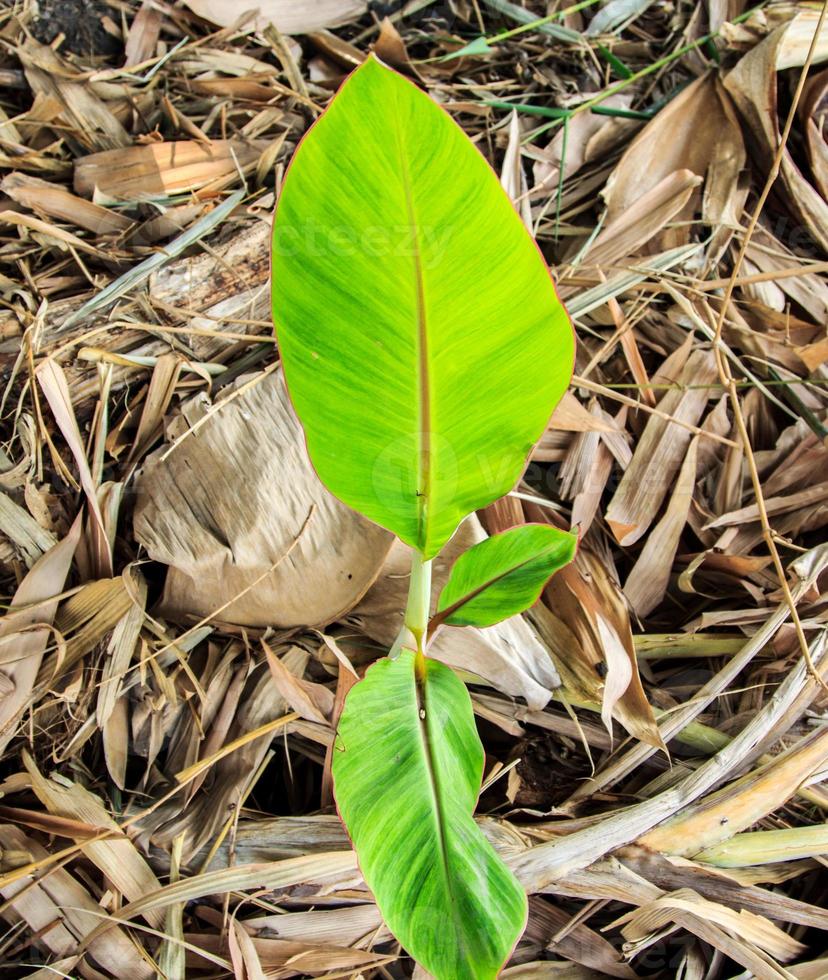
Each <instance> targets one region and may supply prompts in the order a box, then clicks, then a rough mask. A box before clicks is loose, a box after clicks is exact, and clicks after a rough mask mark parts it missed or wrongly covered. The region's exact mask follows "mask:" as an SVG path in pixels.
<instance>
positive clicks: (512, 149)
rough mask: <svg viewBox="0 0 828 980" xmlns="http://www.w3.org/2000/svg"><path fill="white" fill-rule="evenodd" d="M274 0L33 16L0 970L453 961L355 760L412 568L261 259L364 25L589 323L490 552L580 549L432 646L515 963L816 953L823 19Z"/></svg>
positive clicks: (6, 20)
mask: <svg viewBox="0 0 828 980" xmlns="http://www.w3.org/2000/svg"><path fill="white" fill-rule="evenodd" d="M246 6H247V5H246V4H244V3H231V2H230V0H187V2H186V3H184V4H180V3H178V4H172V3H167V2H164V0H143V3H139V2H136V0H108V2H102V0H72V2H70V0H39V6H38V4H37V3H35V2H34V0H11V2H7V3H6V4H5V5H4V6H3V9H2V10H0V83H2V94H0V168H1V169H2V181H1V182H0V212H2V213H0V295H1V296H2V305H1V306H0V330H2V355H0V364H2V374H3V382H2V425H3V442H2V445H0V574H2V590H3V593H4V596H5V597H6V598H5V603H6V608H5V616H4V618H3V619H2V621H0V656H2V664H0V747H2V772H0V780H1V781H0V790H1V791H2V796H3V799H2V801H0V802H1V803H2V805H0V862H1V863H0V893H2V901H1V903H0V918H2V936H0V947H1V948H2V961H3V963H4V965H6V966H7V967H10V968H12V969H13V971H14V975H20V976H23V975H26V976H37V977H53V976H56V975H62V976H71V977H75V976H80V977H101V976H108V977H130V978H135V980H137V978H141V977H152V976H155V975H162V976H166V977H170V978H175V977H181V976H184V975H185V974H186V975H187V976H194V977H198V976H205V977H206V976H228V975H234V976H236V977H240V978H241V977H246V978H251V980H252V978H261V977H271V978H277V977H290V976H303V977H304V976H313V977H331V978H333V977H347V976H353V977H356V976H363V977H366V978H367V977H369V976H371V977H380V976H382V977H402V976H409V975H411V974H412V971H413V974H414V975H415V976H420V977H421V976H423V974H422V972H421V971H420V970H419V968H416V967H415V966H414V964H413V963H412V962H411V960H410V959H408V958H407V957H406V955H405V952H404V951H402V950H400V948H399V946H398V945H397V944H396V943H395V942H394V940H393V938H392V937H391V936H390V934H389V933H388V931H387V930H386V929H385V927H384V925H383V922H382V920H381V917H380V915H379V913H378V911H377V909H376V907H375V905H374V904H373V902H372V897H371V895H370V893H369V892H368V891H367V890H366V888H365V886H364V884H363V883H362V881H361V878H360V875H359V872H358V870H357V867H356V864H355V861H354V858H353V855H352V853H351V852H350V850H349V848H348V843H347V840H346V837H345V835H344V832H343V831H342V829H341V826H340V824H339V822H338V820H337V817H336V815H335V811H334V808H333V801H332V797H331V786H330V747H331V742H332V738H333V732H334V729H335V724H336V718H337V716H338V712H339V711H340V709H341V705H342V701H343V698H344V695H345V694H346V693H347V690H348V688H349V687H350V685H351V684H352V683H353V681H354V680H355V675H358V674H359V673H360V672H361V671H362V670H363V669H364V668H365V666H366V665H367V664H368V663H370V662H371V661H372V660H373V659H375V658H376V657H377V656H381V655H382V653H383V651H384V649H385V646H386V645H387V644H388V643H389V642H390V638H392V637H393V635H394V633H395V631H396V628H397V620H396V616H397V613H398V611H399V609H401V608H402V601H401V597H402V596H403V595H404V592H405V581H404V578H402V579H401V578H400V574H401V572H402V573H403V574H404V572H403V570H404V559H405V556H404V555H400V553H399V551H398V549H397V548H396V547H395V546H393V545H392V542H391V540H390V539H389V537H388V536H387V535H386V534H385V532H383V531H381V530H380V529H377V528H374V527H373V526H371V525H368V524H367V523H366V522H364V521H362V520H361V519H359V518H357V517H356V516H355V515H353V514H352V513H351V512H350V511H347V510H345V509H344V508H343V507H341V506H339V505H338V504H337V503H336V502H335V501H332V499H331V498H330V497H328V496H327V495H326V494H325V492H324V491H323V490H322V489H321V488H320V486H319V484H318V482H317V481H316V480H315V478H314V476H313V473H312V471H310V469H309V467H308V464H307V461H306V459H305V456H304V452H303V449H302V439H301V432H300V430H299V429H298V427H297V424H296V422H295V420H294V419H293V417H292V415H291V411H290V408H289V405H288V404H287V401H286V399H285V398H284V396H283V390H282V387H281V380H280V377H279V371H278V352H277V350H276V348H275V345H274V342H273V338H272V335H271V329H270V322H269V316H270V313H269V299H268V284H267V279H268V238H269V217H270V215H271V213H272V210H273V206H274V202H275V199H276V196H277V195H278V192H279V187H280V183H281V180H282V178H283V176H284V172H285V167H286V166H287V164H288V163H289V161H290V158H291V155H292V153H293V151H294V149H295V147H296V145H297V142H298V141H299V139H300V138H301V136H302V135H303V133H305V132H306V131H307V129H308V127H309V126H310V125H311V123H312V122H313V120H314V119H315V118H316V117H317V116H318V114H319V112H320V111H321V110H322V109H323V108H324V106H325V104H326V103H327V102H328V100H329V99H330V98H331V96H332V93H333V92H334V91H335V89H336V87H337V85H338V84H339V82H340V81H341V79H342V78H343V77H344V75H345V74H346V73H347V72H348V71H349V70H350V69H351V68H352V67H353V66H355V65H356V64H358V63H359V62H360V60H361V59H362V58H364V56H365V55H366V53H367V52H368V51H369V50H371V49H372V47H375V48H376V50H377V51H378V52H379V54H380V55H381V56H382V57H383V58H384V59H385V60H386V61H387V62H389V63H391V64H392V65H394V66H395V67H397V68H398V69H400V70H401V71H403V72H405V73H407V74H409V75H411V76H412V77H415V78H416V79H418V80H419V82H420V84H422V85H423V86H425V87H426V88H427V89H428V90H429V91H430V93H431V94H432V95H433V97H434V98H435V99H437V100H438V101H439V102H441V103H442V104H443V105H444V106H445V107H446V108H447V110H448V111H449V112H450V113H451V115H452V116H453V117H454V118H455V119H456V120H457V121H458V122H459V123H460V125H462V126H463V127H464V129H465V130H466V132H467V133H468V134H469V136H470V137H471V138H472V139H473V140H474V141H475V142H476V144H477V146H478V147H479V149H480V150H481V152H482V153H483V154H484V155H485V156H486V157H487V159H488V160H489V161H490V162H491V164H492V166H493V167H494V168H495V169H496V170H497V171H498V173H500V174H501V175H502V180H503V184H504V187H505V188H506V190H507V191H508V193H509V194H510V195H511V196H512V198H513V199H514V201H515V205H516V207H517V208H518V209H519V212H520V214H521V215H522V217H523V218H524V220H525V222H526V223H527V225H528V226H529V227H530V228H531V229H532V231H533V233H534V234H535V236H536V238H537V240H538V243H539V245H540V247H541V249H542V250H543V252H544V254H545V256H546V257H547V259H548V261H549V263H550V265H551V267H552V268H553V271H554V274H555V277H556V279H557V281H558V285H559V290H560V293H561V295H562V297H564V299H565V300H566V301H567V304H568V305H569V308H570V311H571V313H572V316H573V318H574V320H575V324H576V330H577V336H578V355H577V364H576V377H575V379H574V381H573V386H572V388H571V391H570V393H569V394H568V395H567V398H566V399H565V400H564V402H563V403H562V405H561V407H560V408H559V409H558V410H557V412H556V414H555V416H554V418H553V421H552V423H551V425H550V428H549V430H548V431H547V433H546V435H545V436H544V437H543V439H542V441H541V443H540V445H539V446H538V449H537V451H536V454H535V456H534V458H533V460H532V462H531V464H530V466H529V469H528V471H527V473H526V476H525V478H524V480H523V482H522V483H521V485H520V486H519V487H517V488H516V491H515V492H514V493H513V494H512V495H510V496H509V497H507V498H505V499H504V500H503V501H501V502H500V503H499V504H497V505H495V506H494V507H492V508H489V510H487V511H486V512H485V513H482V514H480V515H478V517H476V518H474V519H473V520H470V521H469V522H468V523H467V524H466V525H465V526H464V528H463V529H462V531H461V534H460V541H459V542H458V543H456V546H455V549H454V550H455V552H456V550H458V549H459V548H460V547H461V546H465V545H466V544H467V543H468V541H471V540H475V539H477V538H479V537H480V536H481V535H482V534H483V533H484V531H483V529H484V528H485V529H486V530H488V531H493V530H497V529H500V528H504V527H507V526H510V525H512V524H515V523H518V522H521V521H524V520H546V521H551V522H553V523H556V524H558V525H560V526H564V527H569V526H574V525H577V526H578V527H579V528H580V530H581V533H582V541H583V546H582V548H581V550H580V553H579V556H578V559H577V561H576V563H575V564H574V565H573V566H572V567H570V568H568V569H566V570H565V571H564V572H562V573H560V574H559V575H558V576H556V577H555V578H554V579H553V581H552V582H551V584H550V585H549V586H548V588H547V589H546V591H545V593H544V596H543V599H542V602H541V603H539V604H538V606H536V607H535V608H534V609H533V610H532V611H531V612H530V613H529V614H527V615H526V616H524V617H522V618H519V619H517V620H516V621H511V622H508V623H506V624H503V625H502V626H499V627H493V628H491V629H490V630H486V631H483V632H480V633H476V634H472V635H466V636H465V637H462V638H459V637H458V635H455V634H454V633H452V631H451V630H447V631H446V632H445V633H443V634H442V635H441V636H440V638H439V640H438V647H437V648H435V653H436V654H437V655H439V656H441V657H443V658H444V659H445V660H446V661H447V662H449V663H451V664H452V665H454V666H455V667H457V668H458V669H459V670H461V671H462V672H463V673H462V676H463V677H464V679H466V680H467V681H468V683H469V684H470V690H471V692H472V696H473V699H474V704H475V708H476V711H477V715H478V719H479V727H480V732H481V736H482V738H483V741H484V744H485V746H486V750H487V763H486V783H485V787H484V791H483V793H482V795H481V799H480V804H479V807H478V819H479V820H480V821H481V823H482V826H483V828H484V830H485V831H486V833H487V834H488V835H489V836H490V837H491V839H492V841H493V842H494V844H495V846H496V847H497V848H498V849H499V850H500V851H501V853H502V854H503V855H504V857H505V858H506V860H507V861H509V863H510V864H511V865H512V866H513V868H514V869H515V870H516V872H517V874H518V875H519V877H520V878H521V881H522V882H523V883H524V884H525V886H526V888H527V890H528V892H529V893H530V917H529V924H528V927H527V930H526V933H525V935H524V937H523V939H522V940H521V942H520V944H519V945H518V947H517V949H516V951H515V953H514V956H513V958H512V960H511V961H510V963H509V965H508V967H507V969H506V971H505V974H504V975H505V976H508V977H520V978H535V977H555V978H567V980H570V978H591V977H599V976H611V977H630V978H631V977H635V976H641V977H644V976H649V977H653V976H657V977H673V976H681V977H685V978H699V980H702V978H710V980H712V978H726V977H735V976H755V977H760V978H763V980H764V978H789V977H797V978H801V980H806V978H812V980H817V978H820V977H825V976H828V958H822V959H821V958H820V957H821V956H824V953H825V950H826V941H825V930H826V929H827V928H828V912H826V911H825V909H824V908H823V907H822V904H823V902H822V901H821V900H822V899H824V895H825V881H826V879H825V874H824V865H825V856H826V855H828V824H827V823H826V814H827V813H828V789H827V788H826V786H825V785H824V783H823V782H821V779H822V775H823V774H824V770H825V766H826V759H828V727H827V726H826V724H825V721H826V716H825V706H826V703H827V702H826V700H825V697H826V684H825V678H827V677H828V670H826V668H825V666H824V665H825V663H826V650H825V630H826V609H828V606H826V601H825V600H826V591H825V589H826V585H828V575H826V567H828V549H826V547H825V544H824V540H825V539H824V528H825V525H826V523H827V522H828V453H826V435H828V430H826V425H828V392H826V379H828V371H827V370H826V364H828V337H826V332H825V330H826V320H828V316H827V315H826V314H828V284H827V283H826V278H825V273H826V271H828V263H827V262H826V261H825V255H826V250H827V249H828V203H826V199H827V198H828V144H826V134H828V69H825V68H823V67H821V65H822V64H823V63H824V62H825V61H826V60H828V28H826V27H825V25H824V24H823V21H822V16H823V12H822V10H821V8H820V6H819V5H818V4H809V3H787V2H782V3H772V4H770V5H768V4H761V5H760V8H756V9H754V10H752V11H748V10H747V9H746V7H745V5H744V4H743V3H742V2H741V0H725V2H711V3H709V4H701V3H699V4H695V5H694V4H672V3H666V2H656V3H653V2H652V0H609V2H607V3H604V4H591V5H590V4H581V5H579V6H580V7H582V8H583V9H580V10H576V9H571V10H569V11H567V12H563V7H564V4H560V5H556V3H549V4H545V3H542V2H539V0H537V2H526V3H523V4H515V3H509V2H507V0H451V2H433V0H410V2H408V3H388V4H381V3H375V2H372V3H370V4H367V3H365V2H361V0H325V2H321V0H316V2H314V3H311V2H301V0H262V2H261V4H260V7H261V11H260V14H259V15H258V17H257V15H256V14H255V13H246V12H245V8H246ZM256 6H257V5H256V4H251V7H256ZM556 10H560V11H561V16H559V17H556V18H552V19H549V20H547V21H546V22H544V23H542V24H534V25H532V26H530V27H528V28H526V29H524V30H517V31H516V29H517V28H521V27H523V26H524V25H526V24H527V22H531V21H534V20H536V19H537V18H539V17H543V16H544V15H546V14H550V13H554V12H555V11H556ZM386 15H387V19H385V20H383V18H384V17H386ZM274 24H275V25H277V26H276V27H275V26H274ZM277 27H278V29H277ZM507 32H508V33H507ZM504 34H506V35H507V36H505V37H500V35H504ZM481 36H486V37H487V38H489V39H490V40H489V45H488V48H489V50H486V46H485V45H481V44H478V45H476V47H475V48H473V49H472V50H471V52H469V53H467V54H465V55H462V56H460V57H453V58H448V59H446V57H445V56H447V55H451V54H452V53H453V52H457V51H458V50H459V49H460V48H461V47H462V46H463V45H464V44H468V43H469V42H472V41H474V40H475V38H479V37H481ZM564 110H567V111H564ZM319 193H320V194H324V193H325V188H324V187H320V188H319ZM502 275H503V276H508V275H509V269H508V268H507V267H504V268H503V269H502ZM346 451H347V447H343V452H346ZM309 514H310V515H311V516H310V518H309V517H308V515H309ZM444 564H445V563H444ZM444 573H445V568H444V567H443V568H442V570H441V569H440V568H438V570H437V578H438V580H439V579H440V577H441V575H444Z"/></svg>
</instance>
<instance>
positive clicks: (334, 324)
mask: <svg viewBox="0 0 828 980" xmlns="http://www.w3.org/2000/svg"><path fill="white" fill-rule="evenodd" d="M273 322H274V324H275V327H276V334H277V337H278V341H279V352H280V355H281V358H282V362H283V365H284V373H285V379H286V381H287V385H288V388H289V390H290V394H291V398H292V400H293V404H294V406H295V408H296V411H297V414H298V416H299V419H300V420H301V422H302V425H303V427H304V429H305V435H306V437H307V445H308V453H309V455H310V457H311V461H312V462H313V465H314V467H315V468H316V471H317V473H318V474H319V477H320V479H321V480H322V482H323V483H324V484H325V485H326V486H327V487H328V489H329V490H331V492H332V493H334V494H335V495H336V496H337V497H339V499H340V500H342V501H343V502H344V503H346V504H347V505H348V506H349V507H352V508H353V509H354V510H357V511H359V512H360V513H362V514H364V515H365V516H366V517H368V518H369V519H370V520H372V521H374V522H375V523H377V524H380V525H381V526H382V527H385V528H388V529H389V530H391V531H393V532H394V533H395V534H396V535H397V536H398V537H399V538H401V539H402V540H403V541H404V542H405V543H406V544H409V545H411V546H412V547H413V548H416V549H417V550H419V551H420V552H421V553H422V554H423V556H424V557H425V558H426V559H429V558H432V557H434V555H436V554H437V552H438V551H439V550H440V548H441V547H442V546H443V545H444V544H445V543H446V541H447V540H448V539H449V538H450V537H451V535H452V534H453V533H454V531H455V529H456V527H457V525H458V524H459V523H460V521H461V520H462V519H463V518H464V517H466V515H468V514H470V513H471V512H472V511H474V510H478V509H480V508H481V507H484V506H486V505H487V504H489V503H491V502H492V501H494V500H497V499H498V498H499V497H502V496H503V494H504V493H508V491H509V490H511V489H512V487H513V486H514V485H515V483H516V482H517V480H518V479H519V477H520V475H521V473H522V472H523V469H524V467H525V465H526V458H527V455H528V453H529V452H530V451H531V449H532V446H533V445H534V443H535V442H537V440H538V438H539V437H540V435H541V433H542V432H543V431H544V429H545V427H546V424H547V422H548V420H549V416H550V415H551V413H552V410H553V408H554V407H555V404H556V403H557V402H558V400H559V399H560V398H561V396H562V395H563V393H564V391H565V390H566V387H567V385H568V383H569V379H570V376H571V372H572V363H573V355H574V340H573V333H572V328H571V326H570V323H569V319H568V317H567V315H566V311H565V310H564V308H563V306H562V304H561V303H560V301H559V300H558V298H557V296H556V293H555V287H554V285H553V283H552V279H551V277H550V275H549V269H548V267H547V265H546V263H545V262H544V260H543V257H542V256H541V253H540V252H539V251H538V249H537V247H536V246H535V243H534V242H533V241H532V239H531V237H530V236H529V234H528V233H527V231H526V229H525V227H524V226H523V223H522V222H521V220H520V218H519V217H518V214H517V212H516V211H515V209H514V207H513V206H512V203H511V201H510V200H509V199H508V197H507V196H506V194H505V193H504V191H503V189H502V188H501V186H500V182H499V181H498V179H497V177H496V175H495V173H494V172H493V171H492V169H491V168H490V167H489V165H488V164H487V163H486V161H485V160H484V159H483V157H482V156H481V155H480V152H479V151H478V150H477V149H476V147H475V146H474V145H473V144H472V142H471V141H470V140H469V139H468V137H467V136H466V135H465V134H464V133H463V131H462V130H461V129H460V127H459V126H457V125H456V123H455V122H454V121H453V120H452V119H451V117H450V116H448V115H447V113H445V112H444V111H443V110H442V109H441V108H440V107H439V106H438V105H437V104H436V103H435V102H434V101H433V100H432V99H430V98H429V97H428V96H427V95H426V94H425V93H424V92H421V91H420V90H419V89H418V88H417V87H416V86H415V85H414V84H412V83H411V82H410V81H408V80H407V79H405V78H403V77H402V76H401V75H399V74H398V73H397V72H395V71H392V70H391V69H390V68H387V67H385V65H383V64H382V63H381V62H379V61H378V60H377V59H376V58H375V57H373V56H372V57H370V58H368V59H367V61H366V62H365V63H364V64H363V65H362V66H360V67H359V68H358V69H357V70H356V71H355V72H353V73H352V74H351V75H350V76H349V77H348V79H347V80H346V82H345V83H344V84H343V86H342V88H341V89H340V91H339V93H338V94H337V95H336V97H335V98H334V99H333V101H332V102H331V104H330V106H329V107H328V109H327V110H326V111H325V112H324V113H323V115H322V116H321V117H320V119H319V121H318V122H317V123H316V124H315V125H314V126H313V128H312V129H311V130H310V131H309V133H308V134H307V136H306V137H305V138H304V139H303V140H302V143H301V145H300V147H299V149H298V150H297V151H296V154H295V156H294V159H293V161H292V163H291V165H290V169H289V172H288V174H287V177H286V179H285V182H284V187H283V189H282V193H281V196H280V199H279V204H278V208H277V212H276V218H275V221H274V228H273Z"/></svg>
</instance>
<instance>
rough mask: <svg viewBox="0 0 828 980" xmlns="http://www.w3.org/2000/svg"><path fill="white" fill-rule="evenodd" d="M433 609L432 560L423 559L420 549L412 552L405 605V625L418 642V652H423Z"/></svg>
mask: <svg viewBox="0 0 828 980" xmlns="http://www.w3.org/2000/svg"><path fill="white" fill-rule="evenodd" d="M430 609H431V561H423V556H422V555H421V554H420V552H419V551H412V552H411V579H410V581H409V584H408V605H407V606H406V607H405V626H406V628H407V629H408V630H410V631H411V634H412V636H413V637H414V639H415V640H416V642H417V652H418V653H422V652H423V639H424V638H425V635H426V631H427V630H428V615H429V611H430Z"/></svg>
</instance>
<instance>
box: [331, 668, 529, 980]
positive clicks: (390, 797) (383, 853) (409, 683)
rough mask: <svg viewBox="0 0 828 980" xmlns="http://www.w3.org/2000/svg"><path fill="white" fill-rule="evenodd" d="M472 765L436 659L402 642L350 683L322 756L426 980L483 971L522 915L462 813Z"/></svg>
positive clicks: (478, 761)
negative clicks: (329, 753)
mask: <svg viewBox="0 0 828 980" xmlns="http://www.w3.org/2000/svg"><path fill="white" fill-rule="evenodd" d="M418 664H419V667H418ZM482 772H483V748H482V746H481V745H480V741H479V739H478V737H477V732H476V730H475V726H474V717H473V714H472V708H471V701H470V700H469V695H468V692H467V691H466V689H465V687H464V685H463V684H462V682H461V681H460V680H459V679H458V678H457V677H456V676H455V674H454V672H453V671H452V670H450V669H449V668H448V667H446V666H444V665H443V664H441V663H439V662H438V661H436V660H432V659H430V658H424V657H422V655H417V654H414V653H413V652H412V651H410V650H403V651H402V653H401V655H400V657H399V658H398V659H397V660H390V659H387V658H386V659H383V660H380V661H378V662H377V663H376V664H374V666H372V667H371V668H370V669H369V670H368V671H367V673H366V675H365V678H364V680H362V681H360V682H359V683H358V684H356V685H355V686H354V687H353V688H352V689H351V691H350V693H349V694H348V698H347V700H346V702H345V709H344V711H343V712H342V717H341V718H340V721H339V729H338V733H337V737H336V744H335V747H334V753H333V778H334V788H335V792H336V798H337V806H338V807H339V813H340V815H341V817H342V819H343V820H344V822H345V826H346V827H347V828H348V833H349V834H350V835H351V839H352V840H353V842H354V846H355V847H356V852H357V856H358V858H359V864H360V868H361V869H362V873H363V874H364V876H365V881H366V882H367V884H368V885H369V887H370V888H371V890H372V891H373V893H374V896H375V898H376V900H377V905H378V906H379V908H380V911H381V912H382V914H383V917H384V918H385V921H386V923H387V924H388V927H389V928H390V929H391V931H392V932H393V933H394V935H395V936H396V937H397V939H399V940H400V942H401V943H402V945H403V946H404V947H405V949H406V950H407V951H408V952H409V953H410V954H411V955H412V956H413V957H414V958H415V959H416V960H417V961H418V962H419V963H421V964H422V965H423V966H424V967H425V968H426V970H428V971H429V973H431V974H432V975H433V976H435V977H436V978H437V980H487V978H492V977H495V976H496V975H497V972H498V970H499V969H500V967H501V966H502V965H503V963H504V961H505V960H506V958H507V957H508V955H509V953H510V951H511V949H512V947H513V946H514V944H515V943H516V942H517V940H518V938H519V937H520V934H521V932H522V931H523V927H524V925H525V922H526V895H525V893H524V891H523V889H522V888H521V887H520V885H519V884H518V883H517V881H516V880H515V879H514V878H513V876H512V874H511V872H510V871H509V870H508V869H507V868H506V866H505V865H504V864H503V863H502V862H501V860H500V858H499V857H498V856H497V855H496V854H495V852H494V850H493V849H492V847H491V845H490V844H489V842H488V841H487V840H486V838H485V837H484V836H483V835H482V833H481V832H480V830H479V829H478V827H477V825H476V824H475V822H474V820H473V819H472V812H473V810H474V806H475V803H476V801H477V795H478V793H479V792H480V780H481V776H482Z"/></svg>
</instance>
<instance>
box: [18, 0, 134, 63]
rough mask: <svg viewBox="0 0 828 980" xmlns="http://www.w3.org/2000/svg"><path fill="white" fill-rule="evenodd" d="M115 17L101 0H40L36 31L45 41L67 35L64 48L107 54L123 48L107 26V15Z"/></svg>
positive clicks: (83, 53)
mask: <svg viewBox="0 0 828 980" xmlns="http://www.w3.org/2000/svg"><path fill="white" fill-rule="evenodd" d="M111 16H112V11H111V10H110V8H109V7H108V6H107V4H105V3H99V2H98V0H39V2H38V16H37V19H36V20H35V22H34V25H33V26H32V33H33V34H34V36H35V37H36V38H37V39H38V41H40V42H41V43H42V44H51V43H52V42H53V41H54V40H55V38H56V37H58V35H60V34H63V35H64V36H65V40H64V42H63V44H62V45H61V50H62V51H71V52H72V53H73V54H80V55H100V56H104V57H107V56H110V55H113V54H116V53H117V52H118V51H120V50H121V48H122V44H121V42H120V41H119V40H118V38H117V37H114V36H113V35H112V34H110V33H109V31H107V29H106V28H105V27H104V25H103V18H104V17H111Z"/></svg>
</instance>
